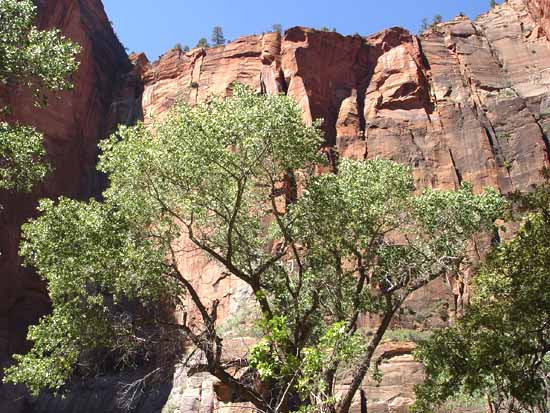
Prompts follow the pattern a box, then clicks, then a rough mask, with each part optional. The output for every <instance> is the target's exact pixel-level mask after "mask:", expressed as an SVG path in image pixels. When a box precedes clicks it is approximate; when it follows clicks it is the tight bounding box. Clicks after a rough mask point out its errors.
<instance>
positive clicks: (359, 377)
mask: <svg viewBox="0 0 550 413" xmlns="http://www.w3.org/2000/svg"><path fill="white" fill-rule="evenodd" d="M398 308H399V305H393V306H392V307H391V309H390V310H388V311H387V312H386V313H385V314H384V318H383V319H382V323H381V324H380V326H379V327H378V329H377V330H376V334H375V335H374V337H373V338H372V339H371V342H370V343H369V345H368V347H367V351H366V352H365V355H364V356H363V359H362V360H361V362H360V363H359V365H358V366H357V369H356V370H355V373H354V374H353V380H352V381H351V383H350V386H349V388H348V390H347V392H346V393H345V394H344V397H343V398H342V400H340V403H338V406H337V408H336V411H337V412H338V413H348V412H349V409H350V407H351V403H352V401H353V397H354V396H355V393H357V390H359V387H360V386H361V383H362V382H363V379H364V378H365V376H366V374H367V373H368V371H369V368H370V364H371V361H372V356H373V355H374V352H375V351H376V349H377V348H378V345H379V344H380V341H381V340H382V337H384V333H385V332H386V330H387V329H388V327H389V325H390V323H391V320H392V319H393V315H394V314H395V312H396V311H397V309H398Z"/></svg>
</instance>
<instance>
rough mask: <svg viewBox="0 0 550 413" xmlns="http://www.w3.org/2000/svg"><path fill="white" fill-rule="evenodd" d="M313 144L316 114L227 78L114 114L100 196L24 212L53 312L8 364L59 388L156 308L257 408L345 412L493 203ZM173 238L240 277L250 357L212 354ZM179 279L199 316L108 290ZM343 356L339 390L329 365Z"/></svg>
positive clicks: (139, 294) (177, 288) (212, 316)
mask: <svg viewBox="0 0 550 413" xmlns="http://www.w3.org/2000/svg"><path fill="white" fill-rule="evenodd" d="M322 143H323V133H322V131H321V130H320V129H319V124H318V123H315V124H314V125H312V126H307V125H304V124H303V122H302V114H301V111H300V109H299V107H298V106H297V105H296V103H295V102H293V101H292V100H291V99H290V98H289V97H286V96H262V95H257V94H255V93H254V92H252V91H251V90H249V89H248V88H246V87H244V86H241V85H235V86H234V90H233V93H232V96H230V97H228V98H225V99H222V98H219V99H217V98H214V99H212V100H211V101H209V102H208V103H204V104H199V105H197V106H196V107H194V108H190V107H188V106H186V105H178V106H177V107H175V108H174V109H173V110H172V111H171V113H170V114H169V115H168V117H167V118H166V119H165V120H164V121H162V122H158V123H156V124H155V125H153V126H152V127H150V128H146V127H145V126H144V125H142V124H140V125H137V126H136V127H122V128H121V129H120V130H119V132H118V133H117V134H115V135H114V136H113V137H112V138H111V139H109V140H108V141H106V142H104V143H103V144H102V150H103V155H102V157H101V161H100V164H99V168H100V169H101V170H102V171H103V172H105V173H107V174H108V175H109V177H110V187H109V188H108V190H107V191H106V192H105V193H104V199H105V200H104V202H103V203H98V202H95V201H91V202H88V203H82V202H77V201H73V200H68V199H60V200H59V201H58V202H51V201H45V202H43V203H42V204H41V211H42V212H43V215H42V216H41V217H39V218H37V219H35V220H34V221H32V222H31V223H29V224H27V225H26V226H25V227H24V242H23V245H22V248H21V253H22V255H23V256H24V257H25V260H26V263H27V264H28V265H33V266H34V267H36V268H37V271H38V273H39V274H40V276H41V277H43V278H44V279H46V280H48V288H49V291H50V295H51V297H52V302H53V306H54V311H53V313H52V314H51V315H50V316H48V317H45V318H43V319H42V320H41V322H40V324H39V325H37V326H35V327H33V328H31V330H30V334H29V338H30V339H31V340H32V341H33V342H34V347H33V349H32V351H31V352H30V353H29V354H27V355H20V356H17V357H16V360H17V364H16V365H15V366H13V367H12V368H11V369H10V370H9V371H8V375H7V379H8V380H11V381H14V382H20V383H26V384H27V385H28V386H29V387H30V388H31V389H32V390H33V391H34V392H37V391H39V389H41V388H43V387H49V388H52V389H54V390H58V389H60V388H61V387H62V385H63V383H65V382H66V380H67V379H68V378H69V376H70V374H72V373H73V372H75V371H82V368H81V366H82V364H84V360H85V357H84V356H83V354H84V353H85V354H86V356H87V357H89V355H90V349H101V348H107V349H114V350H113V351H112V352H111V354H115V355H116V358H117V362H120V363H126V362H128V361H130V360H131V357H130V356H128V354H130V355H132V354H133V355H136V354H140V346H142V344H141V343H143V342H144V341H146V342H148V340H144V339H143V334H145V331H146V330H145V329H143V325H142V323H148V325H149V326H150V325H151V323H152V324H156V326H157V327H158V328H167V329H168V328H170V329H175V330H177V331H178V332H179V333H181V334H182V337H183V338H185V339H186V340H188V341H189V342H191V343H193V344H194V345H195V346H196V347H197V348H198V349H200V350H201V352H202V354H203V361H204V363H203V364H204V365H203V366H202V367H201V368H202V369H203V370H206V371H208V372H210V373H211V374H212V375H214V376H215V377H217V378H218V379H220V380H221V381H222V382H223V383H226V384H227V385H229V386H231V388H232V389H233V393H234V394H236V395H238V398H239V399H240V400H247V401H250V402H252V403H253V404H254V405H255V406H256V407H257V408H258V409H260V410H261V411H266V412H276V411H297V410H300V411H303V412H306V411H315V412H323V411H330V412H333V411H338V412H342V413H345V412H348V411H349V408H350V405H351V402H352V400H353V397H354V395H355V393H356V392H357V390H358V388H359V385H360V384H361V382H362V380H363V378H364V377H365V375H366V374H367V372H368V371H369V368H370V365H371V361H372V357H373V354H374V351H375V350H376V348H377V346H378V344H379V343H380V341H381V339H382V337H383V335H384V333H385V331H386V329H387V328H388V326H389V324H390V322H391V320H392V318H393V315H394V314H395V313H396V311H398V309H399V308H400V306H401V304H402V303H403V302H404V300H405V299H406V298H407V297H408V296H409V295H410V293H412V292H413V291H415V290H417V289H419V288H422V287H423V286H425V285H426V284H427V283H429V282H430V281H431V280H433V279H434V278H436V277H438V276H441V275H442V274H445V273H446V272H449V271H451V272H452V271H456V270H457V269H458V267H459V266H460V265H462V264H464V261H465V259H466V256H467V253H468V251H467V248H466V246H467V245H468V241H469V240H470V239H471V237H472V236H473V235H475V234H476V233H477V232H478V231H480V230H483V229H488V230H491V228H492V222H493V220H494V219H495V217H496V216H497V215H498V213H499V210H500V207H501V203H502V201H501V199H500V196H499V195H498V193H496V191H493V190H488V191H486V192H485V193H484V194H482V195H474V194H473V192H472V188H471V186H468V185H464V186H463V187H461V188H460V189H459V190H457V191H439V190H434V189H426V190H424V191H421V192H420V193H418V194H415V188H414V186H413V180H412V176H411V173H410V170H409V169H408V167H406V166H403V165H399V164H396V163H394V162H391V161H384V160H370V161H366V162H358V161H350V160H348V161H342V162H340V163H339V164H338V172H337V173H327V174H321V175H319V174H318V173H316V171H317V169H318V166H319V165H322V164H323V163H324V160H323V157H322V156H321V154H320V151H319V148H320V146H321V145H322ZM183 240H187V241H188V242H190V243H191V245H192V246H193V247H194V248H195V249H197V250H199V251H201V252H202V253H204V254H206V255H207V256H208V257H209V258H210V259H211V260H213V261H215V262H217V263H218V264H219V265H220V266H221V268H223V270H222V272H221V273H220V277H221V278H223V277H227V276H232V277H236V278H238V279H240V280H241V281H242V282H244V283H245V284H246V285H247V286H248V288H249V290H250V293H251V299H252V300H253V301H255V302H256V304H257V308H258V312H259V316H258V317H259V327H260V328H261V331H262V336H263V337H262V338H261V339H259V341H258V343H257V344H256V345H255V346H253V347H252V348H251V349H250V356H249V357H248V359H246V360H242V359H240V360H238V361H237V360H235V361H234V362H228V361H227V360H226V359H225V358H224V357H225V354H226V353H225V349H224V343H223V337H222V336H221V335H220V331H219V323H218V314H217V307H218V304H219V302H218V301H214V302H212V303H210V304H207V303H205V302H204V301H203V300H202V298H201V297H200V295H199V294H198V293H197V290H196V289H195V286H194V285H193V284H192V283H191V282H190V281H189V280H190V275H189V274H186V273H185V272H184V269H183V268H181V267H180V266H179V265H178V257H180V256H181V255H182V254H184V253H185V248H183V247H182V245H184V244H185V243H184V242H183ZM184 295H186V296H187V297H189V298H190V299H191V301H192V302H193V304H194V306H195V307H196V309H197V311H198V314H199V317H200V321H201V322H200V323H199V325H196V324H192V323H187V322H184V323H181V324H174V323H162V320H157V321H159V322H158V323H155V322H152V321H151V318H150V317H149V318H140V317H136V316H132V315H130V314H128V313H127V312H125V311H124V310H123V308H122V306H121V305H120V304H121V303H122V302H124V301H125V300H138V301H139V302H141V303H143V304H144V305H149V307H152V308H159V304H158V303H159V301H160V300H161V299H165V298H166V297H170V298H171V299H172V300H176V301H178V298H179V297H182V296H184ZM180 305H181V306H184V302H183V301H181V300H180ZM185 311H189V309H188V308H185ZM153 312H154V311H153ZM364 312H370V313H372V314H377V315H378V319H379V322H377V323H374V324H373V325H370V326H369V331H366V330H364V329H360V328H359V325H358V319H359V315H360V314H361V313H364ZM129 319H130V320H131V322H130V321H129ZM88 361H89V360H88ZM88 364H90V363H88ZM351 366H355V367H354V369H353V373H352V376H351V379H352V381H351V384H350V386H349V389H348V390H347V391H346V392H345V393H344V394H343V395H342V397H337V396H336V394H335V393H334V388H335V385H336V377H337V372H338V371H340V369H342V368H344V367H348V368H349V367H351ZM236 370H237V371H236ZM257 383H261V386H258V385H256V384H257Z"/></svg>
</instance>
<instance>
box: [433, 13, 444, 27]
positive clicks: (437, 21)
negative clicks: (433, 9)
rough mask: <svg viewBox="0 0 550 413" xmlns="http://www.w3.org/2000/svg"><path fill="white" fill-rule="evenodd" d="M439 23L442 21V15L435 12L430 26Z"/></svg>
mask: <svg viewBox="0 0 550 413" xmlns="http://www.w3.org/2000/svg"><path fill="white" fill-rule="evenodd" d="M439 23H443V16H442V15H441V14H436V15H435V16H434V17H433V19H432V26H435V25H436V24H439Z"/></svg>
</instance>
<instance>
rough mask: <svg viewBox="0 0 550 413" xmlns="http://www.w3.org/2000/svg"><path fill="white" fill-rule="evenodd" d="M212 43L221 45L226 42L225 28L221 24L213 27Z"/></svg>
mask: <svg viewBox="0 0 550 413" xmlns="http://www.w3.org/2000/svg"><path fill="white" fill-rule="evenodd" d="M211 40H212V44H213V45H214V46H221V45H223V44H225V37H224V35H223V28H222V27H221V26H214V28H213V29H212V38H211Z"/></svg>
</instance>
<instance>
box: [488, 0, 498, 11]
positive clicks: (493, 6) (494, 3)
mask: <svg viewBox="0 0 550 413" xmlns="http://www.w3.org/2000/svg"><path fill="white" fill-rule="evenodd" d="M497 4H498V3H497V1H496V0H491V1H490V2H489V8H490V9H494V8H495V7H496V6H497Z"/></svg>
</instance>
